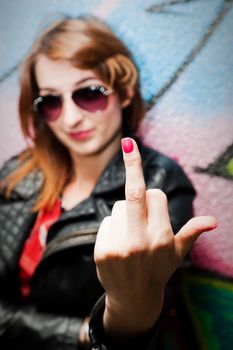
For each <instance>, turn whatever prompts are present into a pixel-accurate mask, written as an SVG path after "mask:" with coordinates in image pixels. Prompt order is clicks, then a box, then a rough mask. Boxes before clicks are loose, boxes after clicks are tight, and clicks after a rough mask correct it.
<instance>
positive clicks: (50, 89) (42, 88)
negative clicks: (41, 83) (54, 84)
mask: <svg viewBox="0 0 233 350" xmlns="http://www.w3.org/2000/svg"><path fill="white" fill-rule="evenodd" d="M88 80H98V78H97V77H87V78H83V79H81V80H79V81H77V82H76V83H75V84H74V87H77V86H78V85H80V84H82V83H84V82H85V81H88ZM38 89H39V91H40V90H46V91H52V92H53V91H57V89H56V88H51V87H38Z"/></svg>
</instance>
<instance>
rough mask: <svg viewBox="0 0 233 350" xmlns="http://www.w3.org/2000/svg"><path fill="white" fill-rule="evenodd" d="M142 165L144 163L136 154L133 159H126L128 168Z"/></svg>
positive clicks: (132, 156)
mask: <svg viewBox="0 0 233 350" xmlns="http://www.w3.org/2000/svg"><path fill="white" fill-rule="evenodd" d="M141 163H142V162H141V158H140V157H139V156H138V155H136V154H133V155H131V157H127V158H126V159H125V164H126V166H127V167H131V166H140V165H141Z"/></svg>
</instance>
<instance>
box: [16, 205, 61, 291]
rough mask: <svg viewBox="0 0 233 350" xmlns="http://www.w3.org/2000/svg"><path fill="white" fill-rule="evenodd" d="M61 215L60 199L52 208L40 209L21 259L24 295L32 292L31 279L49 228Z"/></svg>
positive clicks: (20, 273) (21, 288)
mask: <svg viewBox="0 0 233 350" xmlns="http://www.w3.org/2000/svg"><path fill="white" fill-rule="evenodd" d="M60 215H61V201H60V200H57V201H56V203H55V205H54V207H53V208H52V209H51V210H49V211H48V210H44V209H42V210H40V211H39V213H38V215H37V218H36V221H35V224H34V226H33V228H32V231H31V234H30V236H29V237H28V239H27V240H26V242H25V243H24V246H23V249H22V253H21V256H20V259H19V279H20V290H21V294H22V296H23V297H27V296H28V295H29V294H30V289H31V287H30V281H31V278H32V276H33V274H34V272H35V270H36V268H37V266H38V264H39V262H40V260H41V258H42V255H43V252H44V250H45V246H46V238H47V233H48V230H49V228H50V226H51V225H52V224H53V223H54V222H55V221H57V219H58V218H59V217H60Z"/></svg>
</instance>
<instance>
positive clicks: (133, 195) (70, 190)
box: [0, 17, 216, 350]
mask: <svg viewBox="0 0 233 350" xmlns="http://www.w3.org/2000/svg"><path fill="white" fill-rule="evenodd" d="M19 115H20V121H21V126H22V131H23V133H24V135H25V137H26V138H27V139H28V140H29V141H30V142H29V144H28V147H27V149H26V150H25V151H24V152H22V153H21V154H20V155H18V156H16V157H14V158H13V159H11V160H10V161H8V162H7V163H6V164H5V166H4V167H3V169H2V171H1V179H2V181H1V202H0V203H1V204H0V220H1V222H0V240H1V244H0V281H1V292H0V293H1V296H0V305H1V306H0V307H1V309H0V310H1V311H0V315H1V317H0V345H1V349H18V350H19V349H24V350H26V349H32V348H33V349H34V350H35V349H49V350H53V349H56V350H58V349H83V348H90V347H92V348H93V349H131V348H134V349H156V347H159V345H158V339H159V334H160V333H161V332H162V328H160V326H159V322H158V319H159V317H160V314H161V309H162V307H163V306H164V307H165V309H166V308H169V305H168V300H167V297H164V289H165V286H166V284H167V282H168V280H169V278H170V276H171V275H172V274H173V272H174V271H175V269H176V268H177V267H178V265H179V263H180V261H181V260H182V259H183V257H184V256H185V254H186V253H187V252H188V250H189V249H190V248H191V246H192V244H193V242H194V240H195V239H196V238H197V236H198V235H199V234H200V233H202V232H203V231H206V230H210V229H213V228H214V227H216V220H215V219H214V218H213V217H199V218H195V219H192V220H191V221H189V222H188V223H187V224H185V223H186V222H187V221H188V220H189V219H190V218H191V216H192V201H193V198H194V195H195V192H194V189H193V187H192V185H191V183H190V182H189V180H188V179H187V177H186V176H185V174H184V173H183V171H182V169H181V168H180V167H179V166H178V165H177V164H176V163H175V162H173V161H171V160H170V159H168V158H166V157H165V156H163V155H161V154H159V153H158V152H156V151H154V150H152V149H149V148H147V147H145V146H143V145H142V144H141V142H140V140H138V139H137V143H136V142H135V140H134V139H133V138H135V134H136V132H137V130H138V128H139V125H140V122H141V120H142V119H143V117H144V105H143V101H142V98H141V94H140V89H139V78H138V72H137V69H136V66H135V64H134V62H133V60H132V57H131V55H130V53H129V51H128V49H127V48H126V47H125V46H124V44H123V43H122V42H121V41H120V40H119V39H117V38H116V36H115V35H114V34H113V33H112V32H111V30H110V29H109V28H108V27H107V26H106V25H105V24H103V23H102V22H100V21H99V20H97V19H95V18H88V17H86V18H85V17H82V18H78V19H64V20H61V21H58V22H56V23H54V24H53V25H52V26H50V27H49V28H48V29H47V30H46V31H45V32H44V33H42V35H41V36H40V37H39V38H38V39H37V41H36V42H35V44H34V46H33V48H32V50H31V52H30V54H29V55H28V57H27V58H26V60H25V62H24V65H23V70H22V78H21V93H20V99H19ZM132 137H133V138H132ZM121 142H122V150H123V153H122V151H121V149H120V145H121ZM122 154H123V157H122ZM140 154H141V157H140ZM141 158H142V165H141ZM125 170H126V172H125ZM146 188H151V190H147V191H146ZM153 188H154V189H153ZM167 199H168V206H167ZM168 211H169V214H168ZM169 216H170V219H169ZM183 225H185V226H183ZM97 232H98V234H97ZM173 233H177V234H176V236H174V234H173ZM166 295H167V294H166ZM165 317H166V313H165ZM159 348H160V349H161V347H159Z"/></svg>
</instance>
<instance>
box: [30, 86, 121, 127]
mask: <svg viewBox="0 0 233 350" xmlns="http://www.w3.org/2000/svg"><path fill="white" fill-rule="evenodd" d="M84 89H90V90H92V91H96V90H98V91H100V92H101V93H102V94H103V95H104V96H109V95H111V94H112V93H113V91H114V90H113V89H112V88H111V87H109V88H106V87H105V86H103V85H98V84H91V85H89V86H84V87H80V88H77V89H74V90H73V91H72V92H71V99H72V101H73V103H74V104H75V105H76V106H77V107H78V108H80V109H82V110H84V111H86V112H89V113H96V112H97V111H95V112H91V111H88V110H87V109H85V108H82V107H80V106H79V105H78V104H77V103H75V101H74V100H73V98H72V96H73V93H74V92H76V91H79V90H84ZM47 96H54V97H59V98H60V100H61V110H62V104H63V95H62V94H61V95H55V94H54V95H52V94H48V95H45V96H38V97H37V98H36V99H35V100H34V101H33V103H32V111H33V112H36V113H39V108H38V104H39V103H41V102H43V98H44V97H47ZM104 109H105V108H104ZM60 114H61V112H60V113H59V115H58V117H57V118H56V119H55V120H57V119H58V118H59V116H60Z"/></svg>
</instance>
